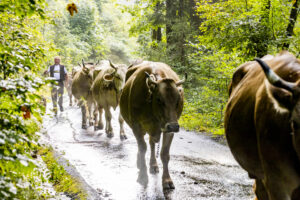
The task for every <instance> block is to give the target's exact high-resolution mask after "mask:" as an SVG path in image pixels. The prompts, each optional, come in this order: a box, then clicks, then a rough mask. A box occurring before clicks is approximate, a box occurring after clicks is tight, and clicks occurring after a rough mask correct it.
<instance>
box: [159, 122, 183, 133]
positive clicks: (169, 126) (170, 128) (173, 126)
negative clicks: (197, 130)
mask: <svg viewBox="0 0 300 200" xmlns="http://www.w3.org/2000/svg"><path fill="white" fill-rule="evenodd" d="M178 131H179V124H178V123H177V122H171V123H166V125H165V127H164V129H163V132H165V133H170V132H173V133H174V132H178Z"/></svg>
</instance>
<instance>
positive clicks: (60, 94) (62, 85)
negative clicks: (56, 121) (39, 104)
mask: <svg viewBox="0 0 300 200" xmlns="http://www.w3.org/2000/svg"><path fill="white" fill-rule="evenodd" d="M63 94H64V83H63V82H59V89H58V97H59V98H58V105H59V109H60V111H61V112H63V111H64V108H63Z"/></svg>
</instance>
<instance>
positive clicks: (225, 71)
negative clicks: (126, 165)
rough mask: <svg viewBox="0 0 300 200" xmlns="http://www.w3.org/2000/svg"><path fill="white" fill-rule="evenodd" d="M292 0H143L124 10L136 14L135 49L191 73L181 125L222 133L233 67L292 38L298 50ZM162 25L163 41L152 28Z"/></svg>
mask: <svg viewBox="0 0 300 200" xmlns="http://www.w3.org/2000/svg"><path fill="white" fill-rule="evenodd" d="M195 2H197V5H196V6H195V7H193V5H194V4H193V3H195ZM293 2H294V1H293ZM293 2H291V1H288V0H284V1H279V0H263V1H257V0H246V1H244V0H243V1H242V0H238V1H235V0H220V1H215V0H200V1H193V0H190V1H186V0H176V1H169V0H157V1H148V0H139V1H136V2H135V4H134V5H129V6H127V8H125V10H127V11H128V12H130V13H131V14H132V16H133V18H134V21H133V22H132V24H131V29H130V30H131V34H132V35H138V42H139V44H140V48H139V49H138V51H137V52H136V53H137V55H139V56H141V57H143V58H145V59H148V60H152V61H161V62H166V63H167V64H169V65H171V66H173V67H174V68H173V69H174V70H175V71H176V72H177V73H179V74H182V73H183V72H188V74H189V81H188V83H186V84H185V85H184V87H185V99H186V103H185V107H184V112H183V115H182V118H181V120H180V122H181V125H182V126H183V127H185V128H187V129H195V130H206V131H210V132H214V133H217V134H220V133H222V132H223V131H221V130H222V128H223V112H224V108H225V105H226V102H227V98H228V92H227V87H228V85H229V83H230V79H231V76H232V73H233V72H234V70H235V68H236V67H238V66H239V65H240V64H242V63H244V62H246V61H249V60H253V58H254V57H262V56H264V55H266V54H276V53H278V52H279V51H281V50H282V46H283V44H284V43H285V42H290V44H291V45H290V48H289V51H291V52H293V53H295V54H296V55H299V52H300V49H299V47H300V46H299V38H300V37H299V34H300V33H299V31H300V29H299V27H300V23H299V20H297V21H296V24H295V28H294V36H293V37H287V36H286V29H287V25H288V23H289V16H290V11H291V7H292V4H293ZM157 4H159V5H160V7H159V9H157V6H156V5H157ZM194 8H196V10H197V16H196V15H195V14H193V9H194ZM159 27H160V28H162V31H163V32H162V39H161V41H159V40H157V39H156V38H153V30H157V29H158V28H159ZM198 27H199V29H198ZM168 29H169V30H168Z"/></svg>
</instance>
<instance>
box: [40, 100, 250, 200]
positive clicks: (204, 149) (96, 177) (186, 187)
mask: <svg viewBox="0 0 300 200" xmlns="http://www.w3.org/2000/svg"><path fill="white" fill-rule="evenodd" d="M64 99H67V97H65V98H64ZM48 107H50V108H51V105H50V103H48ZM64 108H65V111H64V112H63V113H59V114H58V116H57V118H55V117H53V116H52V113H51V112H50V111H48V115H47V116H46V117H45V120H44V126H45V128H46V129H47V130H48V142H49V143H50V144H51V145H52V146H53V147H54V148H55V149H56V150H57V151H60V152H63V157H64V158H65V159H67V160H69V162H70V163H71V164H72V165H73V166H74V167H75V168H76V170H77V171H78V172H79V174H80V175H81V176H82V178H83V179H84V180H85V181H86V183H87V184H89V185H90V186H91V187H92V188H94V189H95V190H96V191H97V192H98V195H99V199H116V200H134V199H147V200H148V199H149V200H154V199H172V200H186V199H199V200H207V199H213V200H215V199H218V200H219V199H220V200H234V199H236V200H248V199H253V198H254V194H253V190H252V185H253V181H252V180H250V179H249V178H248V176H247V174H246V173H245V171H244V170H242V169H241V168H240V167H239V166H238V164H237V163H236V161H235V160H234V158H233V157H232V155H231V153H230V150H229V149H228V147H226V146H224V145H221V144H218V143H216V142H214V141H213V140H211V139H210V138H209V137H207V136H204V135H201V134H196V133H193V132H187V131H185V130H181V131H180V132H179V133H176V134H175V136H174V139H173V143H172V146H171V150H170V162H169V170H170V175H171V178H172V179H173V182H174V184H175V187H176V188H175V190H173V191H171V192H165V193H164V192H163V191H162V185H161V176H162V173H161V172H162V163H161V160H160V159H159V158H158V159H157V161H158V165H159V169H160V173H159V174H156V175H152V174H150V173H149V172H148V175H149V183H148V186H147V187H143V186H141V185H140V184H139V183H137V182H136V179H137V177H138V169H137V167H136V155H137V145H136V141H135V138H134V136H133V134H132V131H131V129H130V128H129V127H128V126H127V125H125V132H126V134H127V136H128V139H127V140H126V141H123V142H122V141H120V138H119V123H118V110H117V111H113V119H112V124H113V128H114V133H115V136H114V138H112V139H109V138H107V137H106V134H105V132H104V130H99V131H97V132H95V131H94V129H93V127H89V128H88V130H82V129H81V112H80V109H79V107H77V106H73V107H70V106H68V104H67V102H65V106H64ZM117 109H118V108H117ZM146 137H147V136H146ZM146 141H148V140H147V139H146ZM149 158H150V146H149V145H148V148H147V154H146V160H147V165H148V166H149Z"/></svg>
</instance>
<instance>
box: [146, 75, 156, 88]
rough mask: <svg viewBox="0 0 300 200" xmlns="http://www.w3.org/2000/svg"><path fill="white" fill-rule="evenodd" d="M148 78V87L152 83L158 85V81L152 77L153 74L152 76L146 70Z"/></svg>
mask: <svg viewBox="0 0 300 200" xmlns="http://www.w3.org/2000/svg"><path fill="white" fill-rule="evenodd" d="M145 74H146V76H147V79H146V83H147V85H148V87H150V85H151V84H154V85H157V82H156V81H155V80H154V79H153V78H152V77H153V76H151V75H150V74H149V73H148V72H145Z"/></svg>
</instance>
